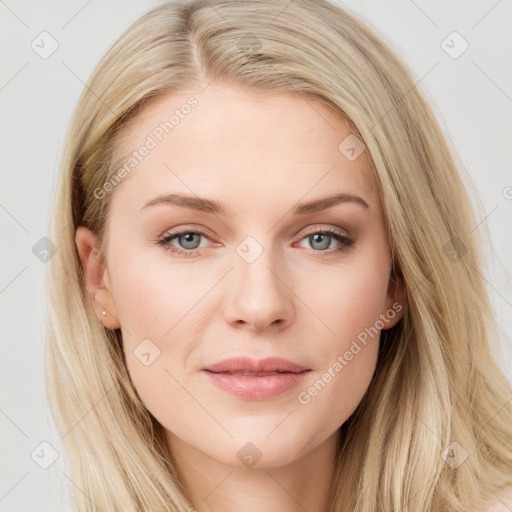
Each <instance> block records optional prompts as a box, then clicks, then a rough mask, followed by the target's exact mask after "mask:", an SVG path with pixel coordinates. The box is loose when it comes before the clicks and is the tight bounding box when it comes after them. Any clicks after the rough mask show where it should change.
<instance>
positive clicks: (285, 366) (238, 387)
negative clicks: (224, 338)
mask: <svg viewBox="0 0 512 512" xmlns="http://www.w3.org/2000/svg"><path fill="white" fill-rule="evenodd" d="M202 371H203V373H205V374H206V375H208V377H209V378H210V379H211V381H212V382H213V383H214V384H215V385H216V386H218V387H219V388H220V389H222V390H223V391H226V392H228V393H231V394H232V395H235V396H237V397H239V398H243V399H246V400H268V399H270V398H272V397H275V396H278V395H280V394H281V393H284V392H285V391H287V390H289V389H291V388H292V387H294V386H297V385H298V384H299V383H300V382H302V381H303V380H304V378H305V377H306V375H308V374H309V373H310V372H311V369H309V368H305V367H303V366H299V365H297V364H295V363H293V362H291V361H288V360H287V359H282V358H278V357H268V358H266V359H261V360H255V359H251V358H249V357H235V358H231V359H226V360H224V361H220V362H219V363H216V364H213V365H210V366H208V367H207V368H204V369H203V370H202ZM262 373H264V374H265V375H258V374H262Z"/></svg>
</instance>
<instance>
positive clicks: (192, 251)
mask: <svg viewBox="0 0 512 512" xmlns="http://www.w3.org/2000/svg"><path fill="white" fill-rule="evenodd" d="M201 237H205V238H207V239H208V240H209V238H208V235H207V234H206V233H205V232H204V231H196V230H191V229H183V230H181V231H175V232H173V233H170V234H168V235H166V236H165V237H163V238H161V239H160V240H158V245H161V246H163V248H164V249H165V250H167V251H170V252H172V253H174V254H178V255H183V256H185V257H191V256H195V255H196V254H197V252H199V251H198V249H199V244H200V242H201ZM174 239H176V240H177V242H178V243H179V244H180V245H181V247H182V248H180V247H175V246H174V245H172V244H171V241H172V240H174Z"/></svg>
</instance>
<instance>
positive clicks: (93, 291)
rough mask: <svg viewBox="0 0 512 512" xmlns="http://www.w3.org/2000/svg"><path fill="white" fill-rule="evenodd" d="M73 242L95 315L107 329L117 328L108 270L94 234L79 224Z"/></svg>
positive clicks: (117, 323) (117, 322)
mask: <svg viewBox="0 0 512 512" xmlns="http://www.w3.org/2000/svg"><path fill="white" fill-rule="evenodd" d="M75 243H76V247H77V250H78V254H79V257H80V262H81V264H82V269H83V273H84V279H85V288H86V291H87V295H88V297H89V298H90V299H91V301H92V306H93V308H94V311H95V313H96V316H97V317H98V319H99V320H100V321H101V322H102V323H103V324H104V325H105V327H107V328H108V329H117V328H119V326H120V323H119V319H118V316H117V309H116V305H115V302H114V297H113V294H112V290H111V289H110V286H109V284H108V282H109V280H108V275H107V273H108V270H107V269H106V267H105V262H104V261H103V258H102V257H101V255H100V252H99V244H98V241H97V239H96V236H95V235H94V233H93V232H92V231H91V230H90V229H88V228H86V227H84V226H79V227H78V228H77V230H76V234H75ZM103 312H105V313H103Z"/></svg>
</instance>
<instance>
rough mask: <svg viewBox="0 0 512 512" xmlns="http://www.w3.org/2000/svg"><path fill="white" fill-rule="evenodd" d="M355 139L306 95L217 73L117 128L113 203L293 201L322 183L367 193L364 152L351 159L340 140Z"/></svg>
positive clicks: (371, 194)
mask: <svg viewBox="0 0 512 512" xmlns="http://www.w3.org/2000/svg"><path fill="white" fill-rule="evenodd" d="M354 143H356V144H357V143H360V144H362V141H360V139H359V141H358V139H357V138H355V134H354V133H353V130H352V129H351V128H350V125H349V123H348V122H347V121H346V119H345V118H344V117H343V116H342V115H341V114H340V113H339V112H338V111H337V110H335V109H334V108H333V107H331V106H330V105H327V104H325V103H323V102H321V101H319V100H317V99H315V98H313V97H311V96H306V95H304V94H299V93H289V92H277V91H254V90H248V89H244V88H241V87H237V86H233V85H227V84H216V83H215V82H214V83H212V84H210V85H209V86H207V87H206V88H205V89H203V90H200V89H194V90H189V91H185V90H183V91H179V92H173V93H170V94H168V95H166V96H164V97H161V98H159V99H157V100H155V101H153V102H152V103H151V104H150V105H149V106H147V107H146V108H145V109H144V110H143V111H142V112H141V113H140V114H138V116H137V117H136V118H135V119H134V120H132V122H130V124H129V126H127V127H126V129H125V131H124V133H123V134H122V137H121V140H120V144H119V150H118V159H117V166H118V167H121V166H124V167H125V169H126V170H128V172H127V173H126V177H125V178H124V179H123V180H122V182H121V183H120V184H119V185H117V187H116V188H117V190H115V194H114V198H113V203H115V202H116V201H120V200H123V199H122V198H124V199H125V200H131V201H134V202H135V203H137V205H138V207H141V206H143V203H144V204H145V202H147V200H149V199H151V197H152V196H154V195H156V194H157V193H158V194H161V193H162V192H183V193H188V194H190V193H194V194H198V195H200V196H207V197H212V198H216V199H219V200H221V201H231V202H232V201H236V200H238V201H240V202H241V203H240V206H241V205H242V204H243V202H244V201H248V200H251V201H252V202H253V201H255V200H256V198H261V199H262V200H264V199H265V198H266V199H267V200H268V201H274V200H276V199H278V198H283V197H289V200H287V202H289V201H292V203H294V202H297V201H299V200H300V199H301V198H304V199H308V198H310V196H314V197H318V196H319V195H322V194H325V193H327V192H328V193H333V192H346V193H357V194H358V195H363V196H365V198H367V199H368V200H370V201H373V202H375V201H377V200H378V197H377V191H376V190H375V187H374V183H373V180H372V179H371V176H370V158H369V155H368V151H366V150H363V151H362V152H361V154H360V155H359V156H358V157H357V158H355V159H354V158H352V157H351V156H352V155H353V152H352V153H347V147H348V146H354ZM144 147H146V148H149V149H143V148H144ZM356 149H357V150H358V152H359V151H360V150H361V149H364V145H360V146H359V147H357V148H356ZM141 153H144V156H141ZM128 164H129V165H128ZM116 196H119V199H117V198H116ZM123 202H124V201H123ZM253 206H254V204H253ZM260 206H261V207H265V205H260Z"/></svg>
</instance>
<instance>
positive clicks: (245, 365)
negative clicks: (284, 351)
mask: <svg viewBox="0 0 512 512" xmlns="http://www.w3.org/2000/svg"><path fill="white" fill-rule="evenodd" d="M203 369H204V370H208V371H210V372H214V373H221V372H249V373H263V372H292V373H300V372H303V371H306V370H309V368H306V367H304V366H300V365H298V364H295V363H293V362H292V361H288V360H287V359H283V358H281V357H267V358H265V359H259V360H257V359H251V358H250V357H232V358H230V359H224V360H223V361H220V362H218V363H215V364H212V365H209V366H207V367H206V368H203Z"/></svg>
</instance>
